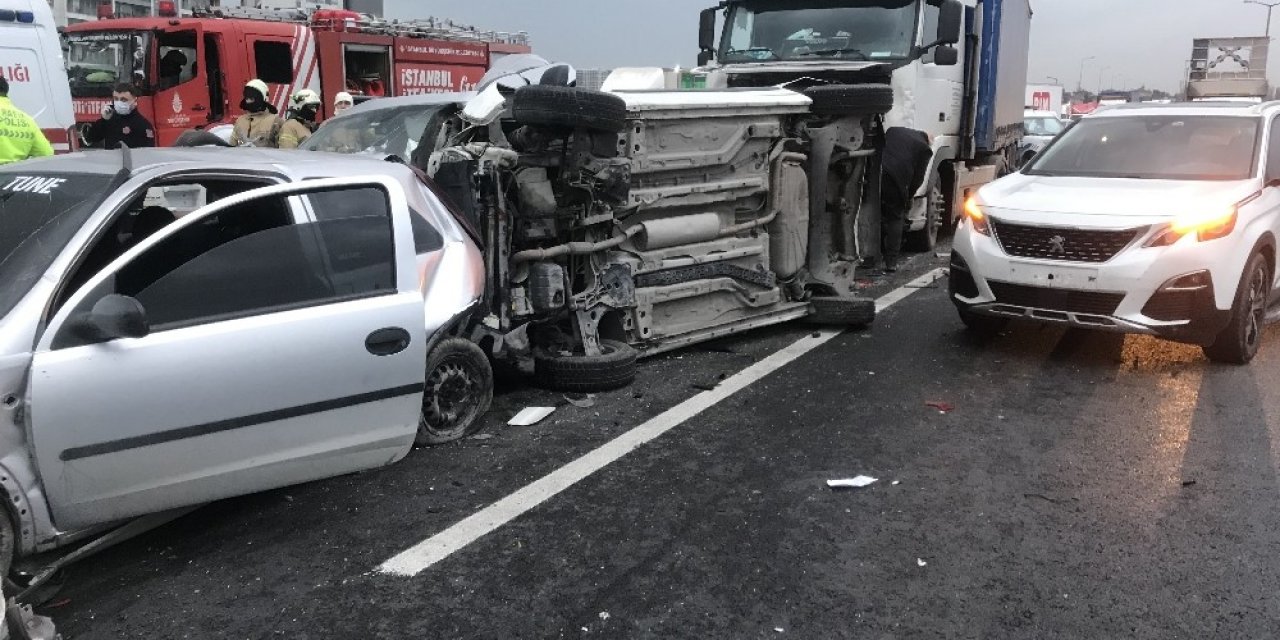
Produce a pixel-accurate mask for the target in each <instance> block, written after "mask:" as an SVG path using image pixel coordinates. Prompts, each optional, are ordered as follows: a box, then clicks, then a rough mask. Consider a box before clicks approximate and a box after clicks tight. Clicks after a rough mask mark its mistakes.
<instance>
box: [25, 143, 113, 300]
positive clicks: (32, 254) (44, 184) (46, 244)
mask: <svg viewBox="0 0 1280 640" xmlns="http://www.w3.org/2000/svg"><path fill="white" fill-rule="evenodd" d="M110 183H111V176H109V175H97V174H74V173H42V172H34V171H23V170H22V169H21V168H20V167H12V168H7V169H5V170H0V282H2V283H4V285H3V286H0V317H4V316H5V315H7V314H8V313H9V312H10V311H12V310H13V307H14V306H15V305H16V304H18V301H19V300H21V299H22V297H23V296H25V295H26V294H27V292H28V291H30V290H31V287H32V285H34V284H35V283H36V281H37V280H39V279H40V277H41V276H43V275H44V272H45V271H46V270H47V269H48V268H49V265H50V264H52V263H53V260H54V258H56V257H57V256H58V254H59V253H61V252H62V249H63V247H65V246H66V245H67V243H68V242H70V241H71V238H72V236H74V235H75V233H76V232H77V231H79V230H80V228H81V227H83V226H84V224H85V222H86V221H87V220H88V219H89V216H90V214H92V213H93V211H94V209H96V208H97V205H98V203H99V202H101V201H102V200H104V199H105V198H106V196H107V193H106V192H107V190H108V189H107V188H108V186H109V185H110Z"/></svg>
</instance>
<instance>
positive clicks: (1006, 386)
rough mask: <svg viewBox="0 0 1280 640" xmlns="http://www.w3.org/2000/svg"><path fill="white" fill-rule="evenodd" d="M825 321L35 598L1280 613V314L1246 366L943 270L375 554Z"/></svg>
mask: <svg viewBox="0 0 1280 640" xmlns="http://www.w3.org/2000/svg"><path fill="white" fill-rule="evenodd" d="M942 262H943V261H941V260H938V259H936V258H934V257H933V256H927V257H917V258H916V259H915V260H914V262H913V263H912V266H911V269H909V270H908V271H907V272H904V273H900V274H898V275H897V276H895V277H894V278H892V279H887V280H885V281H883V282H880V283H878V284H877V285H876V286H875V287H873V288H871V289H869V290H868V293H869V294H871V295H875V296H879V295H882V294H884V293H886V292H887V291H889V290H891V289H894V288H896V287H898V286H900V285H901V284H902V283H904V282H906V281H908V280H910V279H912V278H914V277H916V276H918V275H920V274H921V273H923V272H925V271H927V270H929V269H933V268H936V267H938V266H941V263H942ZM810 331H812V329H809V328H805V327H804V326H797V325H792V326H787V327H782V328H775V329H770V330H763V331H759V332H755V333H753V334H749V335H747V336H745V337H739V338H735V339H729V340H724V341H720V342H717V343H715V344H713V345H710V346H706V347H702V348H694V349H689V350H686V351H684V352H681V353H677V354H673V355H669V356H666V357H661V358H658V359H654V360H650V361H647V362H645V363H644V364H643V365H642V371H641V374H640V379H639V381H638V382H637V384H636V385H635V386H634V387H633V388H632V389H629V390H626V391H623V392H618V393H614V394H608V395H604V396H599V397H597V398H596V405H595V406H593V407H588V408H580V407H577V406H573V405H569V404H567V403H565V402H564V400H563V399H561V398H560V397H559V396H555V395H553V394H549V393H546V392H543V391H538V390H535V389H526V388H518V389H506V390H504V391H503V392H502V393H501V394H500V395H499V397H498V398H497V400H496V405H495V408H494V410H493V412H492V414H491V416H490V417H489V419H490V426H489V428H488V430H487V431H486V432H485V434H486V436H483V437H482V438H481V439H471V440H467V441H465V442H462V443H458V444H455V445H450V446H445V447H440V448H436V449H428V450H419V451H416V452H414V453H413V454H412V455H411V456H410V457H409V458H408V459H407V460H405V461H404V462H402V463H400V464H398V465H396V466H394V467H391V468H388V469H385V470H382V471H378V472H372V473H365V474H360V475H356V476H349V477H344V478H338V479H334V480H329V481H325V482H319V483H314V484H311V485H306V486H302V487H295V488H291V489H288V490H282V491H274V492H269V493H265V494H260V495H255V496H250V497H247V498H242V499H237V500H231V501H226V502H223V503H219V504H216V505H212V506H209V507H206V508H204V509H202V510H200V511H197V512H196V513H194V514H192V515H190V516H187V517H185V518H183V519H181V520H179V521H177V522H175V523H173V524H171V525H169V526H166V527H164V528H162V529H159V530H156V531H154V532H152V533H150V534H147V535H145V536H143V537H141V538H139V539H137V540H135V541H132V542H130V543H127V544H125V545H122V546H120V547H117V548H115V549H112V550H110V551H108V552H106V553H104V554H102V555H100V556H98V557H96V558H94V559H91V560H89V561H87V562H85V563H83V564H81V565H79V566H77V567H75V568H74V569H73V570H71V571H70V572H69V575H68V578H67V585H66V587H65V588H64V589H63V591H62V592H61V594H60V595H59V596H58V597H57V599H56V600H55V601H54V602H53V605H57V606H52V607H49V608H46V609H44V613H47V614H49V615H52V616H54V619H55V620H56V621H57V623H58V625H59V629H60V630H61V631H62V632H63V633H64V634H65V636H66V637H67V638H68V639H81V638H126V637H158V638H266V637H287V638H299V639H311V638H559V637H570V638H573V637H602V638H700V639H701V638H774V637H796V638H1104V637H1106V638H1115V637H1135V638H1196V639H1198V638H1237V637H1239V638H1263V637H1274V636H1275V634H1276V629H1277V628H1280V624H1278V621H1280V598H1278V597H1277V596H1276V595H1275V594H1277V593H1280V508H1278V507H1280V492H1278V490H1277V489H1278V488H1280V487H1278V486H1277V485H1278V484H1280V482H1278V480H1277V471H1276V470H1277V462H1278V460H1280V458H1278V456H1280V451H1277V449H1278V447H1277V445H1276V444H1275V443H1273V440H1275V439H1276V436H1277V426H1278V425H1280V419H1277V418H1273V417H1271V416H1272V415H1274V414H1275V412H1276V411H1278V410H1280V384H1277V382H1278V381H1280V335H1276V334H1275V333H1274V332H1273V334H1272V335H1271V336H1269V344H1267V345H1266V346H1264V348H1263V352H1262V354H1261V355H1260V357H1259V359H1258V360H1257V361H1256V362H1255V363H1254V364H1253V365H1252V366H1250V367H1245V368H1232V367H1225V366H1213V365H1210V364H1209V363H1207V362H1206V361H1205V360H1204V359H1203V358H1202V357H1201V355H1200V353H1199V350H1198V349H1195V348H1191V347H1186V346H1180V345H1174V344H1170V343H1165V342H1159V341H1156V340H1153V339H1149V338H1141V337H1128V338H1126V337H1121V336H1112V335H1107V334H1094V333H1086V332H1078V331H1062V330H1058V329H1051V328H1041V327H1036V326H1031V325H1026V326H1015V327H1014V328H1013V330H1012V331H1010V332H1009V333H1008V334H1006V335H1003V336H1001V337H999V338H996V339H994V340H992V341H990V342H988V343H979V342H976V341H975V340H974V339H972V338H970V337H968V336H967V335H966V334H965V333H964V331H963V330H962V329H961V325H960V324H959V322H958V320H957V319H956V318H955V314H954V312H953V311H952V309H951V307H950V305H949V303H948V302H947V299H946V293H945V281H943V282H939V283H937V284H935V285H933V286H930V287H926V288H923V289H920V290H919V291H917V292H914V293H913V295H911V296H910V297H909V298H907V299H905V300H904V301H902V302H901V303H899V304H898V305H897V306H895V307H894V308H892V309H891V310H889V311H888V312H887V313H885V314H883V315H882V316H881V317H880V319H879V320H878V321H877V323H876V325H875V326H874V327H873V328H872V329H871V330H869V331H865V332H861V333H849V334H844V335H842V336H840V337H837V338H835V339H834V340H832V341H831V342H828V343H827V344H826V345H824V346H822V347H820V348H818V349H816V350H814V351H812V352H810V353H808V354H806V355H804V356H802V357H800V358H799V359H798V360H796V361H794V362H792V363H790V364H789V365H787V366H785V367H783V368H781V369H780V370H778V371H776V372H774V373H772V374H771V375H769V376H767V377H765V378H763V379H762V380H760V381H759V382H756V383H755V384H752V385H751V386H749V387H747V388H746V389H743V390H742V391H740V392H738V393H736V394H734V395H732V396H730V397H729V398H728V399H726V400H724V401H723V402H720V403H718V404H716V405H715V406H713V407H711V408H710V409H708V410H706V411H704V412H702V413H700V414H698V415H696V416H694V417H693V418H691V419H689V420H688V421H686V422H684V423H683V424H681V425H680V426H678V427H676V428H674V429H672V430H671V431H669V432H667V433H666V434H665V435H663V436H661V437H659V438H657V439H656V440H654V441H652V442H650V443H648V444H646V445H644V446H642V447H640V448H639V449H637V450H636V451H634V452H633V453H631V454H630V455H627V456H625V457H623V458H621V459H619V460H617V461H616V462H613V463H612V464H610V465H608V466H606V467H605V468H603V469H602V470H601V471H599V472H598V473H596V474H594V475H592V476H590V477H588V478H586V479H584V480H582V481H581V482H579V483H578V484H576V485H574V486H572V487H571V488H569V489H568V490H566V491H564V492H563V493H560V494H558V495H556V496H554V497H552V498H551V499H550V500H548V501H547V502H545V503H543V504H541V505H540V506H537V507H536V508H533V509H532V510H531V511H529V512H528V513H525V514H524V515H522V516H520V517H518V518H516V519H515V520H514V521H512V522H510V523H507V524H505V525H504V526H501V527H499V528H498V529H497V530H495V531H493V532H492V533H490V534H489V535H487V536H484V537H482V538H480V539H479V540H477V541H476V542H475V543H473V544H470V545H469V546H466V547H464V548H463V549H461V550H460V551H458V552H457V553H455V554H453V555H451V556H449V557H448V558H446V559H444V560H443V561H441V562H439V563H437V564H435V565H434V566H432V567H430V568H428V569H427V570H426V571H424V572H422V573H420V574H418V575H417V576H416V577H412V578H405V577H397V576H391V575H385V574H382V573H379V572H377V571H375V569H376V568H377V567H378V566H379V565H380V564H381V563H383V562H384V561H386V560H387V559H388V558H390V557H392V556H394V555H396V554H397V553H400V552H401V551H403V550H405V549H407V548H409V547H411V546H413V545H415V544H416V543H418V542H420V541H422V540H423V539H425V538H429V537H431V536H433V535H435V534H437V533H439V532H441V531H443V530H445V529H447V528H448V527H450V525H453V524H454V523H456V522H458V521H460V520H462V519H463V518H466V517H467V516H469V515H471V514H473V513H475V512H476V511H477V510H479V509H482V508H484V507H485V506H487V505H490V504H492V503H494V502H495V501H497V500H500V499H502V498H503V497H504V496H507V495H509V494H511V493H512V492H514V491H516V490H518V489H520V488H521V487H523V486H525V485H527V484H528V483H530V482H532V481H534V480H537V479H538V478H540V477H542V476H544V475H546V474H547V473H549V472H552V471H554V470H556V469H558V468H560V467H562V466H563V465H565V464H566V463H568V462H570V461H572V460H574V459H575V458H577V457H579V456H581V455H583V454H585V453H587V452H589V451H592V450H593V449H595V448H597V447H599V446H600V445H602V444H604V443H606V442H608V441H610V440H611V439H613V438H615V437H617V436H618V435H620V434H623V433H625V432H627V431H628V430H630V429H632V428H634V427H636V426H637V425H640V424H642V423H644V422H645V421H646V420H648V419H650V418H652V417H654V416H656V415H658V414H660V413H662V412H663V411H665V410H667V409H669V408H671V407H673V406H676V405H678V404H679V403H681V402H683V401H685V400H687V399H689V398H691V397H693V396H695V395H696V394H699V393H701V391H700V390H699V389H697V388H695V387H698V386H706V385H714V384H716V383H717V382H719V381H720V380H721V379H722V378H724V377H730V376H732V375H733V374H735V373H737V372H739V371H741V370H742V369H743V368H745V367H747V366H749V365H751V364H752V363H753V362H757V361H759V360H760V359H762V358H764V357H766V356H768V355H769V354H772V353H774V352H777V351H778V350H780V349H782V348H784V347H786V346H787V345H789V344H792V343H793V342H795V341H796V340H798V339H801V338H804V337H805V336H806V335H808V333H809V332H810ZM547 403H557V404H560V405H563V406H561V407H560V409H559V410H558V411H557V412H556V413H555V414H554V415H553V416H552V417H551V418H550V419H548V420H547V421H546V422H544V423H542V424H540V425H537V426H534V427H519V428H517V427H507V426H505V425H504V423H505V421H506V420H507V419H508V418H509V417H511V416H512V415H513V414H514V413H515V412H516V411H518V410H519V409H520V408H522V407H524V406H529V405H542V404H547ZM929 403H945V404H942V405H937V406H944V407H945V406H947V405H950V407H951V408H952V410H951V411H948V412H945V413H944V412H940V411H939V410H938V409H937V408H934V407H930V406H928V404H929ZM490 436H491V437H490ZM860 474H866V475H869V476H873V477H876V478H879V479H880V480H879V482H877V483H876V484H874V485H872V486H870V487H867V488H864V489H854V490H843V491H835V490H832V489H829V488H827V486H826V484H825V482H826V481H827V480H828V479H836V478H849V477H853V476H856V475H860Z"/></svg>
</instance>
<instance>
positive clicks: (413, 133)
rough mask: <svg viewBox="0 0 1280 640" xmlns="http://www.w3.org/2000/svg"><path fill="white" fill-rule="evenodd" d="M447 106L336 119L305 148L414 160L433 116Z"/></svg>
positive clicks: (413, 107) (361, 114)
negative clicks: (414, 154) (419, 143)
mask: <svg viewBox="0 0 1280 640" xmlns="http://www.w3.org/2000/svg"><path fill="white" fill-rule="evenodd" d="M444 106H445V105H415V106H411V107H400V108H397V109H374V110H371V111H363V112H361V113H354V114H351V115H347V116H343V117H341V118H335V119H333V120H330V121H329V122H326V123H325V124H324V126H322V127H320V129H319V130H318V131H316V133H315V135H313V136H311V138H309V139H308V140H307V142H306V143H305V144H303V146H302V148H303V149H305V150H308V151H330V152H334V153H369V154H378V155H395V156H399V157H401V158H403V159H405V160H409V159H410V158H411V157H412V156H413V152H414V150H415V149H417V148H418V142H419V141H420V140H421V139H422V132H423V131H424V130H426V127H427V124H428V123H429V122H430V121H431V118H432V116H434V115H436V113H438V112H439V111H440V110H441V109H442V108H443V107H444Z"/></svg>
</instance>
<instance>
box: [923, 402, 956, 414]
mask: <svg viewBox="0 0 1280 640" xmlns="http://www.w3.org/2000/svg"><path fill="white" fill-rule="evenodd" d="M924 406H926V407H932V408H934V409H937V410H938V411H941V412H943V413H951V412H952V411H955V410H956V406H955V405H953V404H951V403H950V402H943V401H941V400H930V401H929V402H926V403H924Z"/></svg>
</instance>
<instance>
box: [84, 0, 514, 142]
mask: <svg viewBox="0 0 1280 640" xmlns="http://www.w3.org/2000/svg"><path fill="white" fill-rule="evenodd" d="M159 5H160V7H161V9H160V13H161V15H160V16H157V17H147V18H111V17H109V16H106V18H107V19H103V20H99V21H97V22H85V23H80V24H76V25H71V26H69V27H67V28H66V30H65V31H64V47H65V48H66V51H67V72H68V76H69V79H70V83H71V95H72V97H73V100H74V104H75V113H76V122H77V124H78V126H80V127H82V128H83V127H85V126H87V125H88V124H89V123H92V122H94V121H95V120H97V119H98V118H99V117H100V116H101V112H102V110H103V108H104V107H106V106H107V105H108V104H109V103H110V101H111V91H112V89H113V88H114V87H115V86H116V85H117V84H119V83H123V82H128V83H131V84H133V85H135V86H136V87H137V88H138V90H139V92H140V94H141V96H140V99H139V108H140V111H141V112H142V114H143V115H144V116H146V117H147V119H148V120H150V121H151V122H152V124H153V125H155V128H156V135H157V141H158V144H159V145H160V146H168V145H172V144H173V143H174V141H175V140H177V138H178V137H179V136H180V135H182V133H183V132H185V131H187V130H190V129H205V128H209V127H212V126H217V125H220V124H227V123H230V122H234V121H235V119H236V118H237V117H239V116H240V115H241V114H243V113H244V112H243V110H241V109H240V107H239V104H240V98H241V88H242V87H243V86H244V85H245V83H247V82H248V81H249V80H252V79H254V78H258V79H261V80H262V81H263V82H265V83H267V86H268V87H269V88H270V95H268V96H267V98H268V100H269V101H270V102H271V103H272V104H273V105H275V107H276V108H277V109H278V110H279V111H280V112H281V113H282V114H283V113H284V112H285V110H286V105H287V102H288V99H289V96H291V95H292V94H293V93H295V92H297V91H299V90H301V89H304V88H309V89H312V90H314V91H316V92H317V93H319V94H320V95H321V96H322V98H323V110H322V112H321V117H326V116H327V115H329V114H328V113H327V111H328V110H329V109H331V108H332V105H333V100H334V97H335V96H336V95H337V94H338V92H340V91H347V92H349V93H352V94H353V95H355V96H356V97H357V100H362V99H367V98H372V97H382V96H399V95H413V94H419V93H432V92H453V91H465V90H469V89H472V88H474V86H475V84H476V83H477V82H478V81H479V80H480V78H481V76H483V75H484V73H485V71H486V70H488V68H489V64H490V62H491V60H492V59H494V58H495V57H496V56H500V55H504V54H507V53H522V52H527V51H529V46H528V36H527V34H524V33H515V34H510V33H502V32H492V31H489V32H486V31H477V30H474V29H471V28H459V27H454V26H452V25H449V24H442V23H439V22H434V21H433V22H386V21H382V20H377V19H373V18H370V17H369V16H366V15H363V14H358V13H355V12H353V11H343V10H332V9H331V10H314V11H304V10H265V9H240V8H234V9H231V8H228V9H218V10H214V11H212V12H199V13H195V14H193V15H190V16H179V15H178V14H177V12H176V10H174V7H173V3H171V2H161V3H159ZM166 14H167V15H166Z"/></svg>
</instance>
